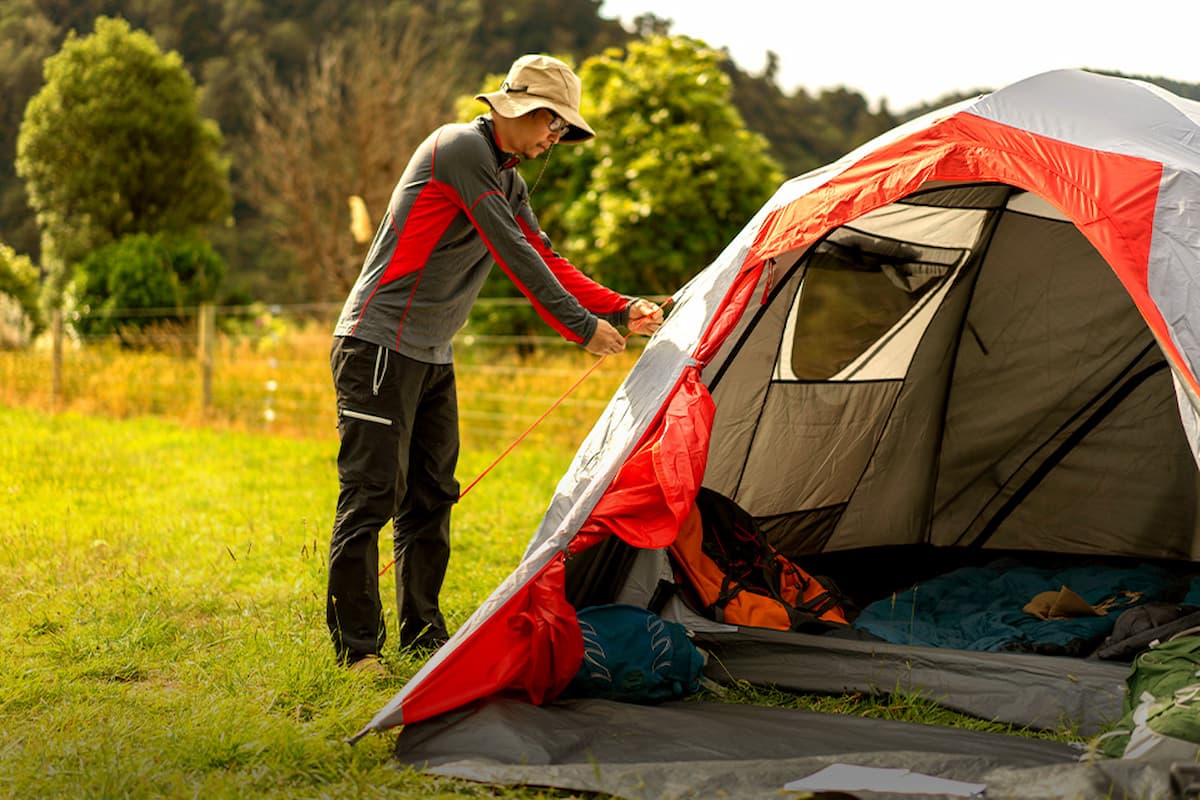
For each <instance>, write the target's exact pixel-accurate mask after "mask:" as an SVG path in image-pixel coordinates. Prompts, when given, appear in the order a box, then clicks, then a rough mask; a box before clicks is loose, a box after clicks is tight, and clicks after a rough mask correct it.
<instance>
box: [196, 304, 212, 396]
mask: <svg viewBox="0 0 1200 800" xmlns="http://www.w3.org/2000/svg"><path fill="white" fill-rule="evenodd" d="M196 325H197V327H198V328H199V330H198V332H197V333H198V344H197V347H196V355H197V357H198V359H199V361H200V409H201V411H203V412H204V413H205V414H207V413H208V410H209V409H210V408H211V407H212V373H213V351H214V350H215V349H216V339H217V337H216V328H217V309H216V306H214V305H213V304H212V303H201V304H200V311H199V313H198V314H197V315H196Z"/></svg>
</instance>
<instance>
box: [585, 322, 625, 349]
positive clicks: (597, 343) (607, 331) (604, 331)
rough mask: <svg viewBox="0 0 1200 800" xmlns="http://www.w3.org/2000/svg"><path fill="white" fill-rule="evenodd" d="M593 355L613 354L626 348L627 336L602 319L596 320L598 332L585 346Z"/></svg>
mask: <svg viewBox="0 0 1200 800" xmlns="http://www.w3.org/2000/svg"><path fill="white" fill-rule="evenodd" d="M583 349H584V350H587V351H588V352H589V353H591V354H592V355H596V356H613V355H616V354H617V353H619V352H621V351H622V350H624V349H625V337H624V336H622V335H621V334H620V333H618V332H617V329H616V328H614V327H613V326H612V325H609V324H608V323H607V322H605V321H604V320H602V319H597V320H596V332H595V333H593V334H592V338H590V339H588V340H587V344H585V345H584V346H583Z"/></svg>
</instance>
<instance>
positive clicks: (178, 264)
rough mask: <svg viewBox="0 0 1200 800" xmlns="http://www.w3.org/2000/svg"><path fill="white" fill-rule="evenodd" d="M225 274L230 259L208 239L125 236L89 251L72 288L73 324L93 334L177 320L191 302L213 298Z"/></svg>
mask: <svg viewBox="0 0 1200 800" xmlns="http://www.w3.org/2000/svg"><path fill="white" fill-rule="evenodd" d="M224 274H225V262H224V261H223V260H222V259H221V257H220V256H219V255H217V253H216V251H215V250H213V248H212V246H211V245H210V244H209V243H208V242H206V241H203V240H200V239H194V238H190V237H179V236H174V235H171V234H149V233H135V234H130V235H128V236H123V237H122V238H120V239H118V240H117V241H115V242H112V243H110V244H107V245H105V246H104V247H101V248H99V249H97V250H94V251H92V252H91V253H89V254H88V255H87V256H86V257H85V258H84V259H83V261H82V263H80V265H79V268H78V269H77V270H76V273H75V277H74V280H73V281H72V282H71V285H70V286H69V288H68V293H69V298H70V305H71V306H72V307H73V311H74V313H73V315H72V316H73V317H74V319H73V324H74V326H75V328H76V329H77V330H78V331H79V332H80V333H83V334H89V335H91V334H106V333H111V332H113V331H120V330H129V329H137V328H141V327H144V326H145V325H148V324H154V323H157V322H161V321H163V320H176V321H177V320H179V319H181V318H182V313H183V311H184V310H185V309H186V308H191V307H194V306H195V305H196V304H198V303H200V302H204V301H209V300H212V299H213V297H214V296H215V295H216V291H217V287H218V286H219V285H220V283H221V279H222V277H223V276H224ZM148 310H153V312H154V313H152V314H146V313H144V312H146V311H148Z"/></svg>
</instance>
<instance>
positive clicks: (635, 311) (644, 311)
mask: <svg viewBox="0 0 1200 800" xmlns="http://www.w3.org/2000/svg"><path fill="white" fill-rule="evenodd" d="M662 323H663V312H662V308H661V307H660V306H657V305H655V304H654V303H651V302H650V301H649V300H642V299H641V298H638V299H637V300H634V301H633V302H632V303H631V304H630V305H629V330H630V331H632V332H633V333H640V334H641V335H642V336H649V335H650V334H652V333H654V332H655V331H656V330H658V328H659V326H660V325H662Z"/></svg>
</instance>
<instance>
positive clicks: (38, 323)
mask: <svg viewBox="0 0 1200 800" xmlns="http://www.w3.org/2000/svg"><path fill="white" fill-rule="evenodd" d="M37 295H38V271H37V267H35V266H34V265H33V262H32V261H30V260H29V257H28V256H23V255H20V254H18V253H17V252H16V251H15V250H13V249H12V248H11V247H8V246H7V245H4V244H0V347H24V346H25V345H27V344H28V343H29V340H30V339H31V338H32V337H33V336H36V335H37V334H38V332H40V331H41V330H42V328H43V327H44V323H43V322H42V317H41V314H40V312H39V310H38V303H37Z"/></svg>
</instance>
